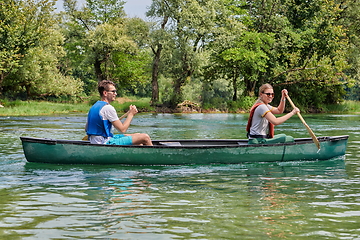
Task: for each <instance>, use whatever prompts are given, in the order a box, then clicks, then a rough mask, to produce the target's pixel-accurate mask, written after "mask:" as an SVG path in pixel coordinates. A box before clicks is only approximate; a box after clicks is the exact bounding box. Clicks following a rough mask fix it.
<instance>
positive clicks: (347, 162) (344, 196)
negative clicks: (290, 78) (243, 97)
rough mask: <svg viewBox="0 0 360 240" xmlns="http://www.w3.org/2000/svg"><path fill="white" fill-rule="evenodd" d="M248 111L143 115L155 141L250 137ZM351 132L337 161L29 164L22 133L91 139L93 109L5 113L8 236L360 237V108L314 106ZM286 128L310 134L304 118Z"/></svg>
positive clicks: (0, 219) (321, 118)
mask: <svg viewBox="0 0 360 240" xmlns="http://www.w3.org/2000/svg"><path fill="white" fill-rule="evenodd" d="M247 117H248V116H247V115H246V114H177V115H174V114H142V115H140V114H138V115H137V116H136V117H135V118H134V120H133V124H132V126H131V128H130V129H129V132H131V133H133V132H146V133H148V134H150V135H151V137H152V138H153V139H194V138H197V139H201V138H207V139H213V138H244V137H245V125H246V121H247ZM303 117H304V118H305V120H306V121H307V123H308V124H309V126H310V127H311V128H312V130H313V131H314V133H315V134H316V135H317V136H335V135H347V134H348V135H350V138H349V143H348V148H347V153H346V156H344V157H339V158H335V159H331V160H328V161H309V162H301V161H299V162H282V163H257V164H236V165H209V166H201V165H192V166H157V167H149V166H146V167H145V166H137V167H131V166H118V165H114V166H93V165H51V164H36V163H28V162H26V160H25V157H24V155H23V151H22V148H21V142H20V139H19V137H20V136H32V137H47V138H58V139H81V138H82V137H83V136H84V130H83V128H84V121H85V115H75V114H70V115H59V116H41V117H38V116H37V117H0V196H1V197H0V239H156V240H160V239H181V238H182V239H269V238H271V239H360V227H359V220H358V219H359V217H360V206H359V205H360V191H359V190H360V162H359V160H360V150H359V149H360V126H359V120H360V116H359V115H339V114H334V115H329V114H327V115H303ZM276 133H286V134H288V135H292V136H294V137H308V133H307V131H306V129H305V128H304V126H303V125H302V123H301V122H300V120H299V119H298V118H296V117H293V118H292V119H290V120H289V121H288V122H286V123H284V124H282V125H280V126H277V127H276Z"/></svg>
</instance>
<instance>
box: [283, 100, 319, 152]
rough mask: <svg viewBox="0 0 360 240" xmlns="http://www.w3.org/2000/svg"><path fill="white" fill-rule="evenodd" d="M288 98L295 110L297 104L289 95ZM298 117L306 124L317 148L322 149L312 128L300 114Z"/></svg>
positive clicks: (298, 113)
mask: <svg viewBox="0 0 360 240" xmlns="http://www.w3.org/2000/svg"><path fill="white" fill-rule="evenodd" d="M286 98H287V100H288V101H289V103H290V104H291V106H292V107H293V108H296V107H295V104H294V103H293V101H291V99H290V97H289V96H288V95H286ZM297 115H298V116H299V118H300V120H301V122H302V123H303V124H304V126H305V127H306V129H307V131H308V132H309V134H310V136H311V138H312V140H313V141H314V143H315V145H316V147H317V148H318V149H320V143H319V140H318V139H317V137H316V136H315V134H314V133H313V131H312V130H311V128H310V127H309V126H308V125H307V124H306V122H305V120H304V118H303V117H302V116H301V114H300V112H297Z"/></svg>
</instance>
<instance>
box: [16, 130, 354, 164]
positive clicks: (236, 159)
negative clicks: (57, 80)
mask: <svg viewBox="0 0 360 240" xmlns="http://www.w3.org/2000/svg"><path fill="white" fill-rule="evenodd" d="M348 137H349V136H347V135H345V136H334V137H319V138H318V140H319V142H320V145H321V148H320V150H318V149H317V147H316V145H315V144H314V142H313V140H312V139H311V138H298V139H295V142H293V143H281V144H279V143H278V144H263V145H248V143H247V142H248V141H247V140H233V139H227V140H224V139H214V140H170V141H168V140H162V141H160V140H158V141H153V144H154V146H119V145H105V144H91V143H90V142H88V141H71V140H57V139H47V138H32V137H21V141H22V145H23V149H24V154H25V157H26V159H27V161H29V162H38V163H56V164H125V165H181V164H186V165H187V164H236V163H243V162H275V161H300V160H327V159H330V158H333V157H337V156H342V155H345V150H346V145H347V141H348Z"/></svg>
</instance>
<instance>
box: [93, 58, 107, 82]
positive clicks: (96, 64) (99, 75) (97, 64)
mask: <svg viewBox="0 0 360 240" xmlns="http://www.w3.org/2000/svg"><path fill="white" fill-rule="evenodd" d="M94 68H95V75H96V78H97V80H98V81H99V82H100V81H102V80H106V78H105V76H104V75H103V72H102V70H101V61H100V60H99V59H95V62H94Z"/></svg>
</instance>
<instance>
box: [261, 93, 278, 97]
mask: <svg viewBox="0 0 360 240" xmlns="http://www.w3.org/2000/svg"><path fill="white" fill-rule="evenodd" d="M263 94H266V95H268V97H274V96H275V94H274V93H268V92H267V93H263Z"/></svg>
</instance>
